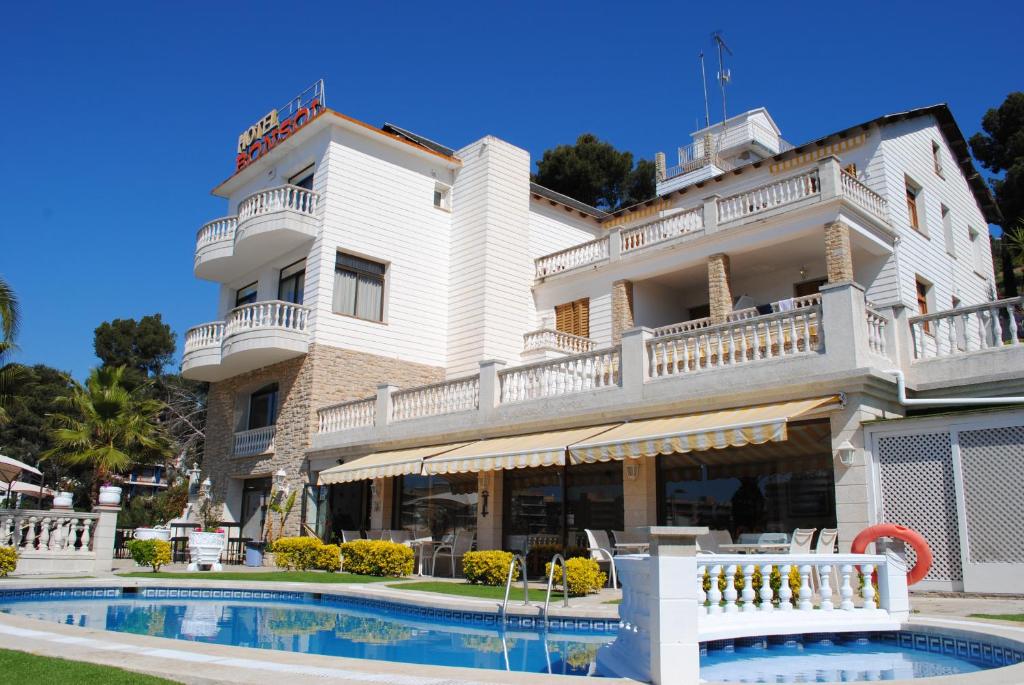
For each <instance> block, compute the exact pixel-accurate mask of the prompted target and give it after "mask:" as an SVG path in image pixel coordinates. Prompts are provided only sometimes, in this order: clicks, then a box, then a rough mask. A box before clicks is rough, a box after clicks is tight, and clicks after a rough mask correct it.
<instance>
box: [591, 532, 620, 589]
mask: <svg viewBox="0 0 1024 685" xmlns="http://www.w3.org/2000/svg"><path fill="white" fill-rule="evenodd" d="M583 530H584V532H585V533H586V534H587V545H588V547H589V550H590V558H591V559H593V560H594V561H596V562H597V565H598V566H601V565H602V564H608V567H609V568H610V569H611V573H610V574H609V575H611V580H612V588H617V587H619V579H618V576H617V575H616V573H615V555H613V554H612V545H611V542H609V540H608V531H604V530H591V529H589V528H584V529H583Z"/></svg>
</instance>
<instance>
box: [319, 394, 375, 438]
mask: <svg viewBox="0 0 1024 685" xmlns="http://www.w3.org/2000/svg"><path fill="white" fill-rule="evenodd" d="M376 417H377V398H376V397H371V398H368V399H363V400H354V401H352V402H342V403H340V404H332V405H331V406H329V407H324V408H323V409H320V410H319V411H317V419H318V424H319V426H318V430H319V432H321V433H330V432H332V431H340V430H348V429H349V428H359V427H361V426H372V425H373V422H374V420H375V419H376Z"/></svg>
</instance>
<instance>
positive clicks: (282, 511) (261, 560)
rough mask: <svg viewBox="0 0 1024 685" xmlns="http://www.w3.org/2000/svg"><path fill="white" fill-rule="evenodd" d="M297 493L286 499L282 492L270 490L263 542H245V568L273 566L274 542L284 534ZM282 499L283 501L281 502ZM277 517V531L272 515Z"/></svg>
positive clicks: (275, 489) (274, 489)
mask: <svg viewBox="0 0 1024 685" xmlns="http://www.w3.org/2000/svg"><path fill="white" fill-rule="evenodd" d="M297 494H298V493H297V492H292V493H291V494H290V495H288V497H287V498H283V496H284V492H282V491H281V490H279V489H277V488H276V487H275V488H272V489H271V490H270V498H269V504H268V505H267V509H268V511H267V520H266V525H265V526H264V528H263V540H262V541H261V542H255V541H254V542H247V543H246V546H245V565H246V566H261V565H262V566H273V565H274V541H275V540H276V539H278V538H279V537H281V535H283V534H284V522H285V519H287V518H288V515H289V514H290V513H291V512H292V508H293V507H294V506H295V499H296V495H297ZM282 499H283V501H282ZM275 514H276V515H277V529H276V531H275V529H274V515H275Z"/></svg>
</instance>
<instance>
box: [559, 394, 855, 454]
mask: <svg viewBox="0 0 1024 685" xmlns="http://www.w3.org/2000/svg"><path fill="white" fill-rule="evenodd" d="M839 406H841V398H840V396H839V395H829V396H827V397H816V398H813V399H807V400H795V401H792V402H780V403H778V404H765V405H760V406H756V407H743V408H740V409H726V410H723V411H717V412H707V413H704V414H688V415H683V416H669V417H665V418H660V419H646V420H644V421H634V422H632V423H624V424H622V425H621V426H618V427H616V428H613V429H611V430H609V431H607V432H605V433H603V434H601V435H598V436H595V437H594V438H592V439H585V440H582V441H581V442H579V443H577V444H575V445H572V446H571V447H570V448H569V453H570V455H571V456H570V458H571V459H572V463H574V464H579V463H588V462H595V461H610V460H613V459H614V460H621V459H626V458H627V457H628V458H632V459H638V458H640V457H653V456H656V455H658V454H674V453H680V452H696V451H699V450H710V449H721V448H724V447H741V446H743V445H761V444H764V443H766V442H780V441H782V440H786V439H787V432H786V424H787V422H789V421H791V420H793V419H796V418H798V417H801V416H804V415H806V414H809V413H811V412H814V411H817V410H822V409H833V408H836V407H839Z"/></svg>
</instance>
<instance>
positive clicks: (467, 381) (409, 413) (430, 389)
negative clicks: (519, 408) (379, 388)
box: [391, 375, 480, 421]
mask: <svg viewBox="0 0 1024 685" xmlns="http://www.w3.org/2000/svg"><path fill="white" fill-rule="evenodd" d="M479 406H480V376H479V375H477V376H472V377H469V378H459V379H456V380H451V381H445V382H443V383H434V384H432V385H424V386H420V387H418V388H410V389H408V390H399V391H398V392H395V393H393V394H392V395H391V418H392V419H393V420H395V421H404V420H406V419H418V418H422V417H425V416H437V415H439V414H453V413H455V412H460V411H470V410H473V409H477V408H478V407H479Z"/></svg>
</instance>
